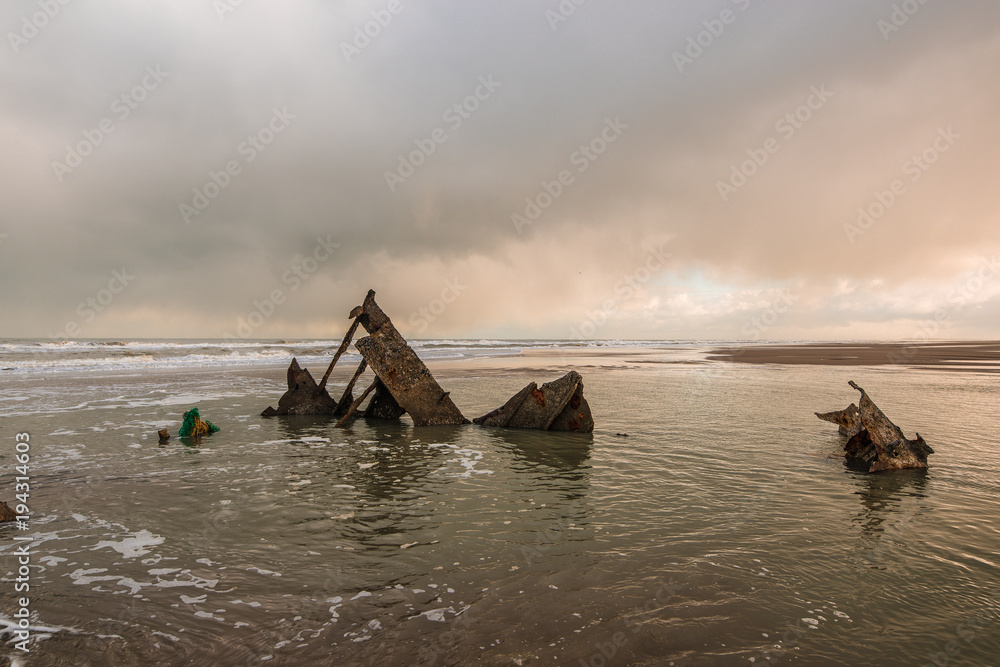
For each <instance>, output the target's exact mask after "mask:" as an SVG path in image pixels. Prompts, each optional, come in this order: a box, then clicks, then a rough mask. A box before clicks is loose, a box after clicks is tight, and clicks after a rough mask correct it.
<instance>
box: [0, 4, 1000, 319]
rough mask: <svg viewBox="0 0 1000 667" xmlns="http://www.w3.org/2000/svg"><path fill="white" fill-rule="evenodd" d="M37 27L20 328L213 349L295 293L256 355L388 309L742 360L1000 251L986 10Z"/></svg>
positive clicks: (992, 49) (669, 11)
mask: <svg viewBox="0 0 1000 667" xmlns="http://www.w3.org/2000/svg"><path fill="white" fill-rule="evenodd" d="M41 4H42V5H46V6H49V5H52V3H41ZM231 5H232V6H231ZM52 6H57V7H58V11H57V12H55V15H54V16H52V17H51V18H50V19H48V20H47V21H45V23H46V25H44V26H43V27H41V28H38V29H37V34H36V35H34V36H33V37H31V39H29V40H27V41H26V42H25V41H22V40H24V39H25V38H24V37H23V35H22V33H25V34H26V33H30V32H31V31H30V29H27V28H26V27H25V26H26V24H25V23H24V21H25V20H28V21H29V22H31V21H33V20H34V17H35V15H36V14H37V12H39V11H43V10H42V9H40V7H41V5H40V4H39V3H36V2H20V1H19V2H10V3H7V4H6V5H5V6H4V7H3V9H2V10H0V25H2V26H3V27H4V30H5V31H6V32H8V36H7V44H6V46H7V47H8V48H7V50H6V51H5V53H4V55H3V57H2V60H0V74H2V77H3V82H4V83H3V85H4V89H5V94H4V95H3V96H2V98H0V146H2V148H3V153H4V158H3V161H2V165H3V166H2V172H0V177H2V178H3V181H4V183H5V187H4V202H3V203H4V205H3V210H2V212H0V216H2V217H0V233H4V234H7V237H6V238H3V239H0V275H2V276H3V281H4V284H5V286H12V285H17V288H16V289H12V288H10V287H8V289H5V290H4V295H3V296H2V297H0V299H2V301H0V303H2V308H3V312H4V313H5V316H4V322H5V324H6V325H7V326H6V327H5V331H4V334H5V335H18V334H22V335H27V334H32V335H46V334H48V333H53V332H58V331H62V330H63V329H64V327H65V324H66V323H67V322H72V321H77V322H78V323H79V324H80V325H81V334H80V335H84V336H86V335H116V333H117V335H151V336H155V335H163V336H167V335H170V336H177V335H191V336H200V335H222V334H224V333H227V332H230V333H231V332H233V331H234V329H235V327H236V326H237V323H238V321H239V318H241V317H243V318H244V319H245V318H246V316H247V315H248V314H250V313H252V312H253V311H254V310H261V305H262V304H263V309H264V310H269V308H270V307H269V306H267V304H266V302H267V301H268V300H269V299H270V298H271V296H272V295H274V293H275V291H276V290H278V291H280V292H281V296H282V297H283V300H282V301H281V302H280V303H276V304H274V308H273V311H274V312H273V313H271V314H270V315H269V317H268V318H266V321H265V322H264V323H263V324H262V325H261V326H260V327H257V328H255V329H254V332H253V333H254V334H255V335H266V336H270V335H276V336H277V335H280V336H285V337H291V336H298V335H303V336H309V335H332V334H334V332H336V331H338V330H339V329H340V328H341V327H342V321H343V316H344V314H345V313H346V311H347V310H349V309H350V307H351V306H352V305H354V304H355V303H356V302H357V301H358V300H359V299H360V298H361V297H362V296H363V294H364V290H366V289H367V288H368V287H369V286H372V287H375V288H376V289H378V290H379V292H380V300H384V303H385V304H386V307H387V308H392V311H391V312H394V313H398V315H397V318H398V319H399V320H400V321H401V322H402V323H405V324H404V326H408V327H413V328H415V329H423V330H422V331H419V332H418V333H426V334H427V335H431V334H447V333H450V334H468V335H492V334H493V333H494V332H502V333H503V334H504V335H516V334H517V333H518V332H520V333H523V334H525V335H550V336H557V337H561V336H565V335H568V333H569V331H570V329H571V328H573V327H577V326H578V325H579V324H580V323H581V322H586V321H588V317H589V316H588V313H596V312H598V311H600V309H601V308H602V303H603V302H611V304H612V305H613V306H614V308H613V309H611V310H609V311H608V313H607V320H608V321H607V323H604V324H602V325H601V327H600V333H598V334H597V335H598V336H600V335H609V336H625V335H628V334H629V333H631V332H638V333H637V334H636V335H642V336H649V337H656V336H658V335H665V336H680V335H685V336H712V337H730V336H737V335H739V332H740V330H741V329H744V328H746V322H747V321H748V318H751V317H752V316H753V313H754V312H756V310H759V309H761V308H765V309H766V307H767V306H768V304H769V303H770V302H771V300H773V299H774V298H776V297H775V295H776V294H777V292H776V290H779V289H784V290H794V291H795V292H796V294H798V295H800V297H801V298H800V300H799V301H798V304H799V305H798V306H797V308H798V311H797V313H795V314H794V316H793V315H792V314H790V315H788V317H787V318H785V319H784V320H783V324H781V325H776V327H775V329H773V330H772V331H771V333H780V331H781V328H780V327H781V326H785V327H786V328H787V329H786V332H787V333H788V334H789V335H804V336H812V337H817V336H818V335H819V334H818V333H817V332H818V331H821V330H827V331H834V330H837V331H838V333H839V332H840V331H841V329H842V328H843V327H846V326H847V325H848V324H849V322H850V321H851V319H850V318H851V315H850V313H845V312H844V311H843V310H842V309H841V307H842V306H843V305H844V304H845V303H846V297H845V296H844V294H845V293H848V292H851V293H857V294H858V295H859V299H860V300H859V302H858V303H856V304H854V305H855V307H856V309H858V310H859V311H863V313H864V314H863V315H860V316H859V318H858V320H859V322H862V323H863V324H864V327H865V328H863V329H859V331H861V330H863V331H869V332H871V334H872V335H887V336H893V335H895V336H904V335H908V332H909V330H910V329H912V324H911V322H912V321H917V320H919V318H920V317H923V316H925V315H926V314H927V311H928V309H930V310H933V307H934V306H936V305H937V304H934V303H926V302H925V300H924V299H922V295H926V294H927V293H929V292H930V291H934V290H930V289H929V288H928V287H927V286H926V284H925V283H926V281H931V283H933V284H935V285H937V286H938V287H940V289H938V290H937V292H939V293H940V294H941V298H942V299H943V298H945V297H946V294H947V290H946V289H945V287H946V286H947V285H948V284H949V283H950V282H953V281H955V280H958V279H959V278H960V276H961V275H962V272H963V271H969V270H972V269H973V268H974V266H975V264H976V262H977V261H978V258H979V257H981V256H983V255H984V254H988V253H989V252H995V251H996V250H997V245H998V244H997V239H996V232H995V227H996V225H995V221H996V213H997V206H996V204H995V203H994V197H993V195H992V187H991V186H992V183H993V182H994V181H995V178H996V168H995V166H994V164H993V163H994V160H993V156H994V155H995V153H996V148H997V146H998V143H1000V142H998V136H997V132H998V131H997V130H996V129H995V123H994V119H995V117H996V112H997V107H998V99H997V94H998V93H997V88H996V86H995V83H994V82H995V81H996V80H997V79H998V74H1000V72H998V71H997V70H998V65H1000V57H998V56H1000V54H998V52H997V51H998V49H1000V46H998V44H1000V41H998V39H997V30H998V29H997V27H996V26H997V25H1000V24H998V22H997V21H996V19H997V13H998V10H997V9H996V8H995V6H994V4H993V3H988V2H964V3H952V4H945V3H934V2H927V3H924V4H919V3H917V2H916V1H915V0H913V1H912V2H902V3H900V2H897V3H891V2H877V3H871V2H823V3H808V4H803V3H795V4H793V3H777V2H753V1H750V2H744V1H743V0H740V1H739V2H716V3H703V2H687V3H654V2H646V3H629V4H620V3H608V2H596V1H595V0H590V1H589V2H585V3H582V4H581V5H578V6H577V5H575V4H574V3H570V2H563V3H559V2H554V1H553V2H543V3H538V2H527V1H525V2H502V3H501V2H495V3H444V2H437V3H421V4H417V3H410V2H406V1H405V0H402V1H400V2H399V3H389V2H388V0H387V1H386V2H345V3H336V4H333V3H319V2H289V3H284V4H281V5H277V6H275V5H272V4H270V3H263V2H251V1H249V0H247V1H244V2H242V3H228V4H220V3H213V2H210V1H209V0H204V1H195V0H190V1H188V2H173V3H167V2H152V3H141V4H136V3H128V2H103V3H100V2H98V3H77V2H69V3H67V4H65V5H59V4H58V2H56V3H55V5H52ZM227 7H229V8H230V9H231V11H228V10H227V9H226V8H227ZM560 7H562V8H563V10H564V11H563V13H565V14H567V15H566V16H563V15H562V14H560V13H558V12H559V11H560ZM570 7H575V10H574V11H573V12H572V13H571V14H570V13H569V11H568V8H570ZM904 9H905V10H907V11H909V12H910V13H909V14H907V13H906V11H904ZM900 12H902V13H900ZM25 17H27V19H25ZM904 19H905V20H904ZM37 22H38V23H42V21H40V20H39V21H37ZM897 24H898V25H897ZM10 33H13V34H14V35H15V38H11V37H10ZM17 36H20V37H21V39H17ZM15 50H16V52H15ZM140 98H141V99H140ZM810 105H811V106H810ZM789 115H790V116H789ZM102 123H103V126H102ZM102 127H103V129H102ZM949 128H950V130H949ZM108 130H109V131H108ZM942 132H944V133H946V134H947V136H951V137H957V138H954V139H953V140H952V141H951V142H950V143H948V144H947V148H946V149H945V150H941V147H942V146H944V144H943V143H942V142H941V141H940V140H939V139H938V137H939V136H941V133H942ZM98 138H99V139H100V141H99V142H98V141H97V139H98ZM935 141H937V144H936V145H937V147H938V148H937V149H935ZM88 143H90V144H94V145H93V146H92V147H91V148H90V150H89V153H90V154H89V155H86V156H79V157H78V158H74V157H73V155H72V153H74V152H82V151H87V150H88V146H87V144H88ZM81 144H82V145H81ZM67 147H69V149H68V148H67ZM77 149H80V150H79V151H78V150H77ZM769 149H770V150H769ZM935 150H936V152H937V154H936V155H934V151H935ZM762 151H763V152H762ZM927 151H930V152H928V153H927V155H928V156H932V157H934V162H933V163H929V164H926V167H927V168H926V169H924V168H923V166H918V167H916V170H917V171H913V169H914V163H913V162H912V160H913V156H914V155H917V156H918V157H919V156H921V155H924V153H925V152H927ZM755 159H756V163H755V162H753V161H754V160H755ZM77 160H78V161H79V164H78V166H75V167H71V166H70V165H71V164H72V163H74V162H75V161H77ZM747 160H751V162H750V163H749V164H748V166H746V165H747ZM758 163H760V164H758ZM59 165H63V166H62V167H60V166H59ZM921 165H923V163H921ZM734 166H735V167H736V169H737V171H738V172H741V174H734V172H733V168H734ZM747 172H752V173H749V174H748V173H747ZM741 176H742V178H744V179H745V182H741ZM561 178H562V180H560V179H561ZM897 180H898V181H901V183H902V186H901V188H900V189H899V191H900V194H898V195H895V196H894V199H893V201H892V203H891V205H889V206H888V207H887V210H886V211H885V213H884V214H883V215H881V216H879V217H878V218H873V220H872V222H871V223H870V224H869V223H863V224H865V225H866V226H865V228H864V229H860V232H861V233H860V234H858V233H857V231H858V230H857V229H854V230H853V231H852V227H851V226H852V225H854V226H857V224H858V208H859V207H860V208H862V209H863V210H869V209H872V205H873V203H875V202H878V201H879V195H880V194H881V193H884V192H890V193H891V192H892V186H893V183H894V181H897ZM720 182H722V183H728V184H729V186H731V187H732V191H729V190H727V187H726V186H725V185H723V186H722V190H723V192H721V193H720V185H719V184H720ZM734 184H738V185H734ZM723 195H726V197H725V200H723ZM883 199H884V196H883ZM886 201H887V200H886ZM532 206H537V207H538V210H537V213H538V215H537V216H535V215H534V214H535V213H536V211H535V209H533V208H532ZM873 210H875V211H877V210H878V207H877V206H875V207H874V209H873ZM518 216H520V217H518ZM531 218H534V219H531ZM525 219H530V224H523V221H524V220H525ZM519 221H521V222H520V223H519ZM668 238H669V239H670V241H669V246H670V254H671V262H670V266H669V267H666V266H664V268H662V269H661V270H660V273H658V274H657V275H655V276H651V277H650V278H649V279H648V280H645V281H639V282H637V283H635V285H634V288H633V287H629V285H628V284H627V282H622V281H623V280H625V279H626V278H629V277H630V276H635V275H639V276H640V277H641V276H642V274H641V273H640V274H636V272H637V271H638V269H639V268H640V267H642V266H643V264H644V263H645V262H646V261H647V256H648V253H649V252H650V250H649V249H650V248H651V247H660V246H662V245H663V244H664V243H666V242H667V239H668ZM331 243H333V244H335V245H336V248H335V249H334V250H332V251H326V250H323V248H324V247H327V246H329V245H330V244H331ZM317 253H318V255H317ZM319 257H323V259H319ZM122 268H127V269H128V270H129V271H131V272H133V273H134V274H135V275H136V279H135V281H134V282H132V283H131V284H129V285H128V286H127V287H126V288H125V289H124V290H122V291H121V293H120V294H116V295H115V298H114V301H113V303H111V304H109V305H107V307H106V308H104V309H103V310H102V311H101V312H100V313H99V314H98V316H97V317H95V318H94V319H93V321H91V322H83V321H82V316H81V315H80V314H79V309H78V306H79V304H80V303H82V302H85V301H86V299H87V298H92V297H93V295H95V294H97V293H99V291H100V290H101V289H104V288H105V287H106V286H107V283H108V282H109V281H110V280H111V279H112V271H113V270H120V269H122ZM306 268H312V269H313V270H311V271H307V270H306ZM693 276H698V278H697V281H708V282H709V283H711V284H712V285H715V286H716V288H713V289H708V290H701V291H699V285H698V284H695V282H694V281H695V278H694V277H693ZM455 279H458V280H459V281H460V284H462V285H464V287H463V288H462V289H461V290H460V291H461V294H460V295H458V296H457V298H455V299H454V303H452V304H449V306H448V308H447V309H446V310H445V312H442V313H441V314H440V316H436V317H435V319H434V320H433V321H428V320H427V319H426V318H422V317H421V316H420V315H419V308H420V307H422V306H426V305H427V304H430V303H433V302H434V300H435V299H439V298H440V295H441V293H442V291H444V290H446V289H447V281H449V280H455ZM837 285H847V286H848V287H840V288H838V287H837ZM293 287H294V289H293ZM616 287H617V288H618V289H616ZM838 290H839V291H838ZM937 292H936V293H937ZM992 294H993V292H990V291H989V290H986V289H984V290H983V291H981V292H979V293H978V295H977V297H976V298H977V299H980V300H983V299H985V300H987V301H989V300H990V299H992V298H993V297H992V296H991V295H992ZM989 303H992V301H989ZM991 307H993V306H991ZM410 313H417V315H416V316H415V317H413V318H408V317H407V316H408V315H409V314H410ZM963 317H964V315H962V314H960V313H956V314H955V316H954V317H953V319H952V320H951V322H952V323H953V326H955V327H959V328H960V327H961V325H962V322H963V321H964V320H963ZM408 320H411V321H408ZM512 322H515V323H517V324H511V323H512ZM977 322H978V321H977ZM977 322H974V321H973V320H972V319H971V316H970V319H969V326H970V331H971V328H972V327H974V326H975V327H976V330H977V332H978V331H979V330H980V328H981V327H979V325H978V323H977ZM893 323H898V326H897V325H894V324H893ZM838 327H839V328H838ZM118 332H120V333H118ZM810 332H811V333H810ZM959 333H960V331H959ZM498 335H499V334H498Z"/></svg>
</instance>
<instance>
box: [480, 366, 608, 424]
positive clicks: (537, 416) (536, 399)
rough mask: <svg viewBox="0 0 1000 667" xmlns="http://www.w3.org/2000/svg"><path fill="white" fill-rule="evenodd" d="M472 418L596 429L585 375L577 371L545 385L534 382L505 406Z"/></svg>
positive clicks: (488, 422) (485, 420)
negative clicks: (587, 395)
mask: <svg viewBox="0 0 1000 667" xmlns="http://www.w3.org/2000/svg"><path fill="white" fill-rule="evenodd" d="M472 421H473V422H474V423H476V424H480V425H482V426H501V427H508V428H533V429H539V430H542V431H577V432H580V433H590V432H592V431H593V430H594V418H593V416H592V415H591V413H590V406H589V405H588V404H587V399H585V398H584V397H583V378H582V377H581V376H580V374H579V373H577V372H576V371H570V372H569V373H567V374H566V375H564V376H562V377H561V378H559V379H558V380H553V381H552V382H547V383H546V384H543V385H542V386H541V388H539V387H538V385H537V384H536V383H534V382H532V383H530V384H529V385H528V386H526V387H525V388H524V389H522V390H521V391H519V392H517V393H516V394H514V396H512V397H511V398H510V399H509V400H508V401H507V402H506V403H504V404H503V405H502V406H501V407H499V408H497V409H496V410H494V411H493V412H490V413H489V414H485V415H483V416H482V417H477V418H476V419H474V420H472Z"/></svg>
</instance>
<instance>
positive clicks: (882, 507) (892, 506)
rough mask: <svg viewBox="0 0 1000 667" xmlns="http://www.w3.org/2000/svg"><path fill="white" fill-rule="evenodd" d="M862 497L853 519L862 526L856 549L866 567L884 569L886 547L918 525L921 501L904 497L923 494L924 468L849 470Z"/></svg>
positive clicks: (898, 542) (900, 539)
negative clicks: (876, 470) (872, 470)
mask: <svg viewBox="0 0 1000 667" xmlns="http://www.w3.org/2000/svg"><path fill="white" fill-rule="evenodd" d="M850 474H852V475H854V477H855V480H854V481H855V483H856V484H857V490H856V491H855V493H856V494H857V495H858V496H860V498H861V506H862V507H861V511H859V512H858V513H857V515H856V516H855V517H854V520H853V522H854V523H856V524H858V525H859V526H860V528H861V535H860V537H859V540H858V543H857V544H856V545H855V551H856V552H857V553H858V555H859V557H860V558H861V560H862V561H863V562H864V564H865V565H867V566H869V567H875V568H877V569H883V568H884V567H885V562H886V560H887V556H888V553H889V552H888V551H887V548H888V547H892V546H895V545H898V544H900V543H902V542H904V540H905V538H906V536H907V535H909V534H912V533H913V531H914V530H915V528H916V526H917V522H918V520H919V517H920V515H921V514H922V513H923V507H922V505H920V504H918V503H913V502H906V499H907V498H912V497H916V498H925V497H926V493H925V488H926V485H927V470H926V469H921V470H889V471H884V472H879V473H859V472H851V473H850Z"/></svg>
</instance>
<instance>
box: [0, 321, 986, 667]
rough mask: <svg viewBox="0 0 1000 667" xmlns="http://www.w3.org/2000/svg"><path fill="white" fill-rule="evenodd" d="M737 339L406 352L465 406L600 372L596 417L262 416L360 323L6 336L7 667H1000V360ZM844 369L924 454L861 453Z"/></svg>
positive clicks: (2, 453)
mask: <svg viewBox="0 0 1000 667" xmlns="http://www.w3.org/2000/svg"><path fill="white" fill-rule="evenodd" d="M725 342H726V341H697V342H685V341H671V342H663V341H541V340H539V341H498V340H477V341H471V340H469V341H455V340H437V341H411V343H412V345H413V347H414V350H415V351H416V352H417V353H418V354H419V355H420V356H421V358H423V359H424V360H425V361H427V363H428V366H429V367H430V368H431V370H432V372H433V373H434V376H435V377H436V379H437V380H438V381H439V382H440V383H441V384H442V386H443V387H444V388H445V389H446V390H447V391H450V392H451V397H452V399H453V401H454V402H455V404H456V405H457V406H458V407H459V408H460V409H461V410H462V411H463V413H464V414H465V415H466V416H467V417H469V418H472V417H475V416H479V415H482V414H485V413H487V412H489V411H491V410H493V409H494V408H496V407H498V406H499V405H501V404H502V403H503V402H504V401H506V399H507V398H508V397H510V396H511V395H512V394H514V393H515V392H516V391H518V390H519V389H521V388H522V387H523V386H524V385H526V384H527V383H528V382H531V381H535V382H539V383H542V382H546V381H549V380H552V379H555V378H557V377H559V376H560V375H562V374H563V373H565V372H566V371H568V370H577V371H579V372H580V373H581V374H582V376H583V378H584V387H585V389H584V395H585V397H586V399H587V401H588V403H589V405H590V407H591V410H592V412H593V415H594V419H595V422H596V428H595V430H594V432H593V433H592V434H574V433H548V432H539V431H529V430H514V429H491V428H484V427H479V426H475V425H472V424H469V425H463V426H438V427H414V426H413V425H412V423H411V422H410V421H409V418H408V417H405V416H404V417H403V418H402V419H401V420H398V421H380V420H365V419H363V418H361V419H357V420H355V421H353V422H352V423H350V424H348V425H347V426H346V427H342V428H337V427H336V425H335V423H336V422H335V420H332V419H330V418H327V417H315V416H314V417H282V418H263V417H261V416H259V415H260V412H261V411H262V410H263V409H264V408H266V407H267V406H269V405H276V404H277V400H278V398H279V397H280V396H281V394H282V392H283V391H284V390H285V382H286V380H285V368H286V367H287V365H288V363H289V361H290V360H291V359H292V358H293V357H295V358H297V359H298V361H299V363H300V364H301V365H303V366H305V367H308V368H309V369H310V370H311V371H312V373H313V375H314V376H317V377H318V376H321V375H322V373H323V371H324V370H325V367H326V365H327V364H328V363H329V360H330V358H331V356H332V354H333V352H334V350H335V349H336V347H337V346H338V344H339V340H312V341H285V340H274V341H232V340H230V341H224V340H203V341H190V340H156V341H153V340H101V341H82V342H54V341H50V340H5V341H0V500H4V501H6V502H7V503H8V505H10V507H11V508H13V509H15V510H16V513H18V514H19V515H21V517H23V518H22V519H20V520H18V521H14V522H9V523H5V524H2V525H0V639H2V643H0V665H2V664H9V665H15V666H20V665H46V666H48V665H57V666H58V665H74V666H90V665H126V666H128V665H253V666H256V665H267V666H272V665H337V666H340V665H373V666H374V665H377V666H393V665H407V666H408V665H422V666H429V665H505V666H506V665H520V666H525V665H568V666H573V667H587V666H589V667H608V666H616V665H671V666H672V665H676V666H702V665H705V666H708V665H756V666H759V665H775V664H788V665H792V664H797V665H890V666H891V665H928V666H931V665H933V666H936V667H945V666H946V665H947V666H952V665H956V666H957V665H968V666H973V665H975V666H979V665H997V664H1000V569H998V563H1000V554H998V552H1000V447H998V434H1000V400H998V399H1000V386H998V383H997V376H996V375H995V374H992V375H991V374H989V373H977V372H956V371H954V370H948V369H926V368H925V369H915V368H908V367H905V366H874V367H864V366H821V365H777V364H746V363H733V362H725V361H712V360H709V359H707V356H708V353H709V351H710V350H711V349H712V348H713V347H715V344H717V343H725ZM358 361H359V357H358V355H357V354H356V352H354V351H353V350H352V352H351V353H349V354H348V355H345V357H344V358H343V359H342V360H341V362H340V363H339V364H338V366H337V369H336V370H335V371H334V373H333V375H332V376H331V381H330V385H329V386H330V388H331V394H334V395H338V394H339V392H340V391H342V390H343V388H344V386H345V384H346V382H347V380H348V379H349V377H350V375H351V374H352V372H353V370H354V367H355V366H356V365H357V363H358ZM849 380H854V381H855V382H857V383H858V384H859V385H860V386H862V387H864V388H865V389H866V390H867V392H868V394H869V395H870V396H871V397H872V399H873V400H874V401H875V402H876V403H877V404H878V405H879V407H881V408H882V410H883V411H884V412H885V413H886V414H887V416H888V417H889V418H890V419H892V420H893V421H894V422H895V423H896V424H898V425H899V426H900V427H901V428H902V429H903V431H904V432H905V433H906V434H907V436H908V437H914V434H915V433H916V432H917V431H919V433H920V435H922V436H923V437H924V438H925V439H926V441H927V442H928V444H930V445H931V446H932V447H933V448H934V452H935V453H934V454H932V455H931V456H930V459H929V462H930V467H929V469H927V470H920V471H895V472H885V473H878V474H867V473H862V472H858V471H856V470H852V469H850V468H848V467H846V466H845V465H844V460H843V458H842V456H841V455H840V452H841V451H842V449H843V444H844V440H843V438H842V437H841V436H839V435H838V433H837V429H836V427H835V426H834V425H832V424H829V423H827V422H823V421H820V420H819V419H817V418H816V416H815V415H814V413H815V412H817V411H818V412H827V411H832V410H839V409H841V408H844V407H846V406H847V405H848V404H850V403H851V402H856V401H857V398H858V394H857V392H856V391H855V390H853V389H852V388H851V387H849V386H848V381H849ZM369 381H370V379H369V378H363V379H362V381H361V382H360V383H359V385H361V386H367V384H368V382H369ZM356 393H357V392H356ZM192 407H198V408H199V410H200V413H201V415H202V417H204V418H206V419H209V420H211V421H212V422H213V423H215V424H216V425H218V426H219V427H220V429H221V430H220V431H219V432H218V433H215V434H213V435H211V436H209V437H206V438H204V439H202V440H201V441H200V442H198V443H194V442H189V441H184V440H181V439H178V438H177V436H176V432H177V428H178V427H179V426H180V423H181V419H182V415H183V413H184V412H185V411H187V410H188V409H190V408H192ZM163 428H166V429H168V430H169V431H170V432H171V433H172V434H173V436H174V437H172V438H171V439H170V440H168V441H166V442H161V441H160V440H159V438H158V437H157V434H156V433H157V431H158V430H159V429H163Z"/></svg>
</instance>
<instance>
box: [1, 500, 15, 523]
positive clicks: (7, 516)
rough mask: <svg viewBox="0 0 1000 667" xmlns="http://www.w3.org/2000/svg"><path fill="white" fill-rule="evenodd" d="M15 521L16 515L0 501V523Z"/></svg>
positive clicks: (8, 506)
mask: <svg viewBox="0 0 1000 667" xmlns="http://www.w3.org/2000/svg"><path fill="white" fill-rule="evenodd" d="M15 519H17V513H16V512H15V511H14V510H12V509H11V508H10V505H8V504H7V503H5V502H3V501H0V523H5V522H7V521H14V520H15Z"/></svg>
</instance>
